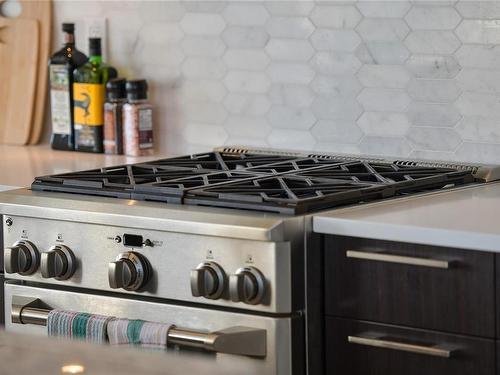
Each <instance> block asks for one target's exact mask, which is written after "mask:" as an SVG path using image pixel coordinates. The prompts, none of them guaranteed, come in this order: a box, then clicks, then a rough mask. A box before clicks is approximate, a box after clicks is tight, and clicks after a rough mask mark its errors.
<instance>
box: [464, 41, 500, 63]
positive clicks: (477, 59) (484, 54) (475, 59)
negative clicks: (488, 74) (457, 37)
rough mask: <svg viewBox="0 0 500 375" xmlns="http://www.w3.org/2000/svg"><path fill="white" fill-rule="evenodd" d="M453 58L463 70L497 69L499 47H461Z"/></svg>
mask: <svg viewBox="0 0 500 375" xmlns="http://www.w3.org/2000/svg"><path fill="white" fill-rule="evenodd" d="M455 56H456V58H457V60H458V62H459V63H460V65H461V66H462V67H464V68H482V69H498V62H499V61H500V45H463V46H462V47H460V49H459V50H458V51H457V52H456V53H455Z"/></svg>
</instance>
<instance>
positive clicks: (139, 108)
mask: <svg viewBox="0 0 500 375" xmlns="http://www.w3.org/2000/svg"><path fill="white" fill-rule="evenodd" d="M126 90H127V101H128V102H127V103H126V104H125V105H124V106H123V152H124V154H126V155H130V156H147V155H151V154H152V153H153V107H152V106H151V104H149V103H148V102H147V98H148V84H147V82H146V81H145V80H133V81H127V84H126Z"/></svg>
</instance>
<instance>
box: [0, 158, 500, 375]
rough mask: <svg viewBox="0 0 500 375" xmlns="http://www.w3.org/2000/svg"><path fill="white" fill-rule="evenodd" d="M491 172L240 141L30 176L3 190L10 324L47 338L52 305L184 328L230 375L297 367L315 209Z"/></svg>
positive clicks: (189, 343) (489, 176)
mask: <svg viewBox="0 0 500 375" xmlns="http://www.w3.org/2000/svg"><path fill="white" fill-rule="evenodd" d="M497 179H500V170H499V169H498V168H497V167H489V166H481V165H465V164H452V163H443V162H424V161H411V160H406V161H403V160H386V159H382V158H373V157H356V156H348V155H334V154H321V155H318V154H313V153H296V152H286V151H275V150H262V149H239V148H219V149H216V150H214V151H213V152H209V153H204V154H197V155H192V156H184V157H177V158H171V159H163V160H158V161H153V162H147V163H140V164H133V165H124V166H118V167H112V168H102V169H97V170H92V171H84V172H73V173H65V174H60V175H55V176H45V177H38V178H36V179H35V181H34V182H33V185H32V189H31V190H30V189H21V190H14V191H9V192H5V193H2V194H0V214H2V215H3V232H4V240H3V245H4V248H5V254H4V260H5V271H6V272H7V273H6V279H8V281H7V282H6V285H5V305H6V307H5V311H6V317H7V318H6V329H7V330H10V331H16V332H26V333H29V332H30V333H37V334H45V332H46V330H45V328H44V327H42V325H44V324H46V319H45V318H44V317H45V316H46V312H47V310H48V309H54V308H57V309H71V310H76V311H81V312H90V313H98V314H104V315H113V316H119V317H129V318H133V319H139V318H140V319H145V320H153V321H160V322H165V323H169V324H174V325H175V327H179V328H180V331H172V332H171V333H172V337H170V335H169V339H171V341H169V342H170V344H171V346H175V347H177V348H179V349H184V348H186V347H187V348H191V349H192V348H193V347H194V348H196V349H197V350H201V352H200V353H198V354H199V355H200V356H203V357H206V358H207V359H208V360H210V361H215V362H216V363H218V364H220V366H223V367H224V369H225V370H233V372H234V374H257V373H259V374H263V375H271V374H276V375H290V374H293V375H297V374H304V373H306V362H307V357H308V355H309V353H310V350H312V351H314V350H313V349H310V348H309V346H308V345H309V344H308V340H306V338H305V336H308V335H309V327H310V326H315V325H316V326H317V324H315V322H314V319H315V318H314V316H312V315H311V314H310V311H311V309H310V306H311V305H312V306H314V304H315V301H314V299H311V300H310V299H309V291H310V290H312V289H314V287H311V286H309V285H308V284H307V281H306V280H308V279H309V276H308V274H310V273H311V272H317V270H316V271H315V270H314V269H312V268H311V267H313V265H314V264H315V263H314V262H313V261H311V258H310V256H313V257H314V256H317V254H318V253H319V249H318V245H317V243H316V242H315V241H314V236H313V234H312V233H311V218H312V215H313V214H314V212H317V211H319V210H328V209H332V208H334V207H338V206H342V205H345V204H362V203H366V202H368V201H372V200H377V199H388V198H396V197H402V196H407V195H411V194H417V193H422V192H425V193H429V192H435V191H440V190H442V189H446V188H450V187H457V186H468V185H473V184H478V183H484V182H489V181H493V180H497ZM308 271H309V272H308ZM241 326H243V328H242V327H241ZM311 340H314V339H311ZM283 343H287V344H288V345H283ZM311 361H314V360H311Z"/></svg>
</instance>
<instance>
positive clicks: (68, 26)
mask: <svg viewBox="0 0 500 375" xmlns="http://www.w3.org/2000/svg"><path fill="white" fill-rule="evenodd" d="M62 31H64V32H65V33H70V34H73V33H74V32H75V24H74V23H63V24H62Z"/></svg>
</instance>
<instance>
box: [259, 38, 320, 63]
mask: <svg viewBox="0 0 500 375" xmlns="http://www.w3.org/2000/svg"><path fill="white" fill-rule="evenodd" d="M265 50H266V52H267V54H268V55H269V56H270V57H271V58H272V59H273V60H285V61H308V60H309V59H310V58H311V57H312V55H313V54H314V49H313V48H312V46H311V43H309V41H308V40H300V39H271V40H270V41H269V43H267V46H266V48H265Z"/></svg>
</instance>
